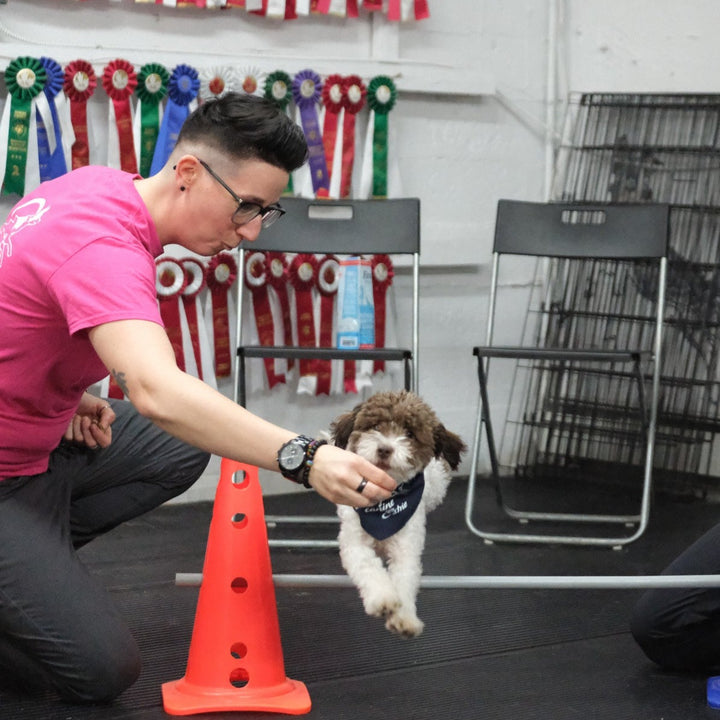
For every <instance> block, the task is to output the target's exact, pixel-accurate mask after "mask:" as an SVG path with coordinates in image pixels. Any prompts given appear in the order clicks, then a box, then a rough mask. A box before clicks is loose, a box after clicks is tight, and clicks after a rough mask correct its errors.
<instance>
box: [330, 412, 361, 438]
mask: <svg viewBox="0 0 720 720" xmlns="http://www.w3.org/2000/svg"><path fill="white" fill-rule="evenodd" d="M358 408H359V406H358V407H356V408H354V409H353V410H351V411H350V412H346V413H343V414H342V415H339V416H338V417H337V418H335V420H334V421H333V422H332V423H331V424H330V433H331V434H332V437H333V443H334V444H335V445H337V446H338V447H341V448H343V449H344V448H346V447H347V444H348V442H349V440H350V433H352V431H353V427H354V426H355V418H356V417H357V414H358Z"/></svg>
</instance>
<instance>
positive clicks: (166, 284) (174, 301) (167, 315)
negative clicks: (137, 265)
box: [155, 256, 185, 370]
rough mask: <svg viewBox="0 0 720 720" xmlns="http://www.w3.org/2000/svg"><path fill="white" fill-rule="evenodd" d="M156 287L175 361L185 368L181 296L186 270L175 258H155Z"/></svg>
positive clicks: (161, 314) (182, 368) (181, 367)
mask: <svg viewBox="0 0 720 720" xmlns="http://www.w3.org/2000/svg"><path fill="white" fill-rule="evenodd" d="M155 288H156V290H157V296H158V300H159V301H160V316H161V317H162V319H163V324H164V325H165V332H166V333H167V336H168V338H170V343H171V345H172V347H173V350H174V351H175V361H176V362H177V366H178V367H179V368H180V369H181V370H185V353H184V351H183V341H182V327H181V325H180V298H181V296H182V291H183V290H184V289H185V270H184V269H183V266H182V265H181V264H180V263H179V262H178V261H177V260H174V259H173V258H170V257H167V256H163V257H159V258H157V259H156V260H155Z"/></svg>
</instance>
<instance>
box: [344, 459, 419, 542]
mask: <svg viewBox="0 0 720 720" xmlns="http://www.w3.org/2000/svg"><path fill="white" fill-rule="evenodd" d="M424 489H425V476H424V475H423V473H422V471H421V472H419V473H418V474H417V475H416V476H415V477H414V478H411V479H410V480H408V481H406V482H404V483H401V484H400V485H398V486H397V487H396V488H395V490H394V492H393V494H392V495H391V496H390V497H389V498H388V499H387V500H383V501H382V502H380V503H378V504H377V505H373V506H372V507H365V508H355V512H357V513H358V515H359V516H360V524H361V525H362V527H363V530H365V532H367V533H368V534H370V535H372V536H373V537H374V538H375V539H376V540H385V539H386V538H389V537H391V536H392V535H394V534H395V533H396V532H398V530H400V529H402V528H403V527H405V524H406V523H407V521H408V520H410V518H411V517H412V516H413V514H414V513H415V511H416V510H417V508H418V505H419V504H420V500H421V499H422V494H423V490H424Z"/></svg>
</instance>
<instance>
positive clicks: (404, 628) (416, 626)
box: [385, 612, 425, 638]
mask: <svg viewBox="0 0 720 720" xmlns="http://www.w3.org/2000/svg"><path fill="white" fill-rule="evenodd" d="M385 627H386V628H387V629H388V630H389V631H390V632H393V633H395V634H396V635H400V636H401V637H405V638H414V637H417V636H418V635H420V634H421V633H422V631H423V629H424V628H425V623H424V622H423V621H422V620H420V618H419V617H418V616H417V615H415V614H412V615H411V614H408V613H401V612H396V613H393V614H392V615H390V617H388V619H387V622H386V623H385Z"/></svg>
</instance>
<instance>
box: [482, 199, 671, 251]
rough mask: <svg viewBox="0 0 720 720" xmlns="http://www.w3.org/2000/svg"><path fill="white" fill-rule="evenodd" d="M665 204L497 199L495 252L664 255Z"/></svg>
mask: <svg viewBox="0 0 720 720" xmlns="http://www.w3.org/2000/svg"><path fill="white" fill-rule="evenodd" d="M669 222H670V207H669V206H668V205H664V204H644V205H640V204H634V205H631V204H627V205H607V204H583V205H577V204H571V203H537V202H524V201H519V200H500V201H499V203H498V209H497V221H496V225H495V243H494V246H493V250H494V251H495V252H497V253H513V254H518V255H544V256H548V257H576V258H583V257H584V258H598V259H599V258H603V259H610V258H615V259H628V260H630V259H639V258H658V259H659V258H661V257H666V256H667V251H668V242H669V232H668V227H669Z"/></svg>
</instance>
